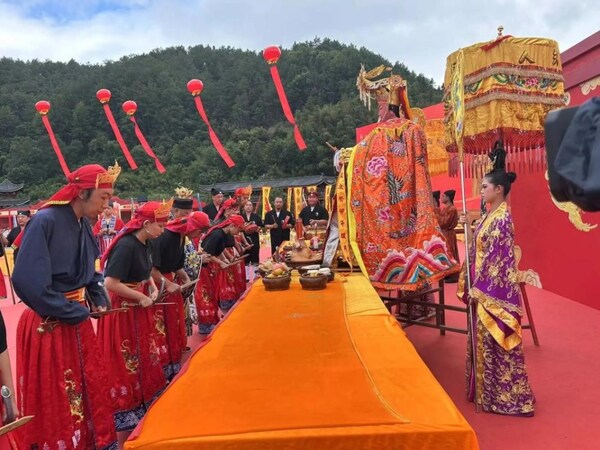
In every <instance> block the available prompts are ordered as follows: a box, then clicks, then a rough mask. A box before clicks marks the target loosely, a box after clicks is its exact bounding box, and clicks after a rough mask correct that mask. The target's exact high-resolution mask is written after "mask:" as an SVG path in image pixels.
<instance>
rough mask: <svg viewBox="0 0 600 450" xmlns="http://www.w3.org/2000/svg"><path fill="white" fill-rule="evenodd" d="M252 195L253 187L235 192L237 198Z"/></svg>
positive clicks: (238, 189)
mask: <svg viewBox="0 0 600 450" xmlns="http://www.w3.org/2000/svg"><path fill="white" fill-rule="evenodd" d="M251 195H252V186H246V187H242V188H237V189H236V190H235V196H236V198H240V197H250V196H251Z"/></svg>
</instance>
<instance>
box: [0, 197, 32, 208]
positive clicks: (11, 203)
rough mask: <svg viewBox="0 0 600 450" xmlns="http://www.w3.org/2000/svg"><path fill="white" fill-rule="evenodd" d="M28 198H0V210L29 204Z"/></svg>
mask: <svg viewBox="0 0 600 450" xmlns="http://www.w3.org/2000/svg"><path fill="white" fill-rule="evenodd" d="M29 200H30V199H29V197H27V198H23V197H21V198H0V208H12V207H15V206H23V205H26V204H27V203H29Z"/></svg>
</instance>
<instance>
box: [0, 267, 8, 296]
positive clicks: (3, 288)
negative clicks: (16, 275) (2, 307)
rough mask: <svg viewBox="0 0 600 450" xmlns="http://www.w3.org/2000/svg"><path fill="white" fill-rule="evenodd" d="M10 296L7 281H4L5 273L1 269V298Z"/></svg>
mask: <svg viewBox="0 0 600 450" xmlns="http://www.w3.org/2000/svg"><path fill="white" fill-rule="evenodd" d="M6 297H8V292H7V291H6V281H4V274H3V273H2V270H1V269H0V298H6Z"/></svg>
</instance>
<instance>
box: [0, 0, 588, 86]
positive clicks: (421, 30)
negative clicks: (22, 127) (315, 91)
mask: <svg viewBox="0 0 600 450" xmlns="http://www.w3.org/2000/svg"><path fill="white" fill-rule="evenodd" d="M596 3H597V0H596V1H594V2H592V1H591V0H579V1H577V2H565V1H564V0H563V1H558V0H478V1H471V0H452V1H449V0H437V1H431V0H413V1H403V0H252V1H249V0H247V1H244V0H48V1H43V0H0V56H7V57H12V58H20V59H25V60H27V59H33V58H37V59H40V60H46V59H49V60H59V61H68V60H70V59H75V60H76V61H79V62H82V63H85V62H92V63H98V62H102V61H105V60H108V59H118V58H119V57H121V56H123V55H130V54H137V53H143V52H148V51H150V50H152V49H154V48H160V47H168V46H173V45H184V46H191V45H197V44H210V45H215V46H221V45H225V46H227V45H229V46H234V47H240V48H244V49H252V50H261V49H263V48H264V47H265V46H267V45H271V44H278V45H281V46H283V47H289V46H290V45H291V44H293V43H294V42H299V41H306V40H310V39H313V38H314V37H329V38H333V39H337V40H339V41H341V42H344V43H348V44H350V43H352V44H355V45H357V46H359V47H360V46H364V47H367V48H369V49H371V50H373V51H375V52H377V53H379V54H381V55H382V56H384V57H385V58H387V59H389V60H390V61H392V62H395V61H400V62H403V63H404V64H406V65H407V66H408V67H409V68H410V69H412V70H414V71H416V72H420V73H423V74H425V75H426V76H428V77H431V78H433V79H434V80H436V81H437V82H441V80H442V78H443V73H444V65H445V58H446V56H447V55H448V54H449V53H451V52H453V51H454V50H456V49H458V48H460V47H464V46H467V45H470V44H473V43H475V42H480V41H486V40H489V39H492V38H494V37H495V36H496V28H497V27H498V26H499V25H503V26H504V30H505V31H504V33H505V34H511V35H514V36H541V37H548V38H552V39H555V40H557V41H558V42H559V44H560V48H561V50H566V49H567V48H569V47H571V46H572V45H574V44H576V43H577V42H579V41H580V40H582V39H584V38H586V37H587V36H589V35H590V34H592V33H594V32H596V31H598V30H600V18H599V17H600V12H599V11H598V8H597V6H596ZM567 5H568V6H567ZM565 6H566V7H565ZM0 82H1V80H0Z"/></svg>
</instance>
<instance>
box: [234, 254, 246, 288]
mask: <svg viewBox="0 0 600 450" xmlns="http://www.w3.org/2000/svg"><path fill="white" fill-rule="evenodd" d="M245 261H246V260H245V259H242V260H241V261H240V262H239V263H237V264H236V265H235V266H233V267H232V269H234V275H235V287H236V292H237V296H236V298H239V297H240V296H241V295H242V294H243V293H244V291H245V290H246V284H247V283H246V264H245Z"/></svg>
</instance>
